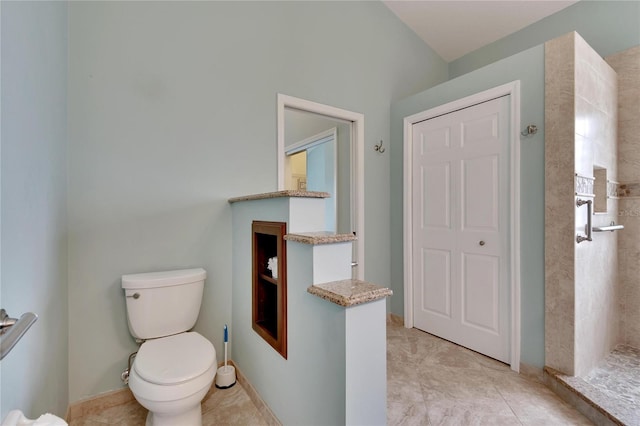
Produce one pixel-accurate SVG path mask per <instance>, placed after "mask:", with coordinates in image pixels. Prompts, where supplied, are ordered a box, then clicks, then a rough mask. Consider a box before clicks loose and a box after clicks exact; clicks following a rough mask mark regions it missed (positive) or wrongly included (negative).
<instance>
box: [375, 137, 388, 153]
mask: <svg viewBox="0 0 640 426" xmlns="http://www.w3.org/2000/svg"><path fill="white" fill-rule="evenodd" d="M373 149H375V150H376V151H378V152H379V153H380V154H382V153H383V152H384V151H385V148H383V147H382V139H380V143H379V144H376V145H374V146H373Z"/></svg>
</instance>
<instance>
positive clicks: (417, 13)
mask: <svg viewBox="0 0 640 426" xmlns="http://www.w3.org/2000/svg"><path fill="white" fill-rule="evenodd" d="M576 2H577V0H501V1H485V0H444V1H443V0H440V1H435V0H433V1H432V0H409V1H407V0H386V1H383V3H384V4H385V5H386V6H387V7H388V8H389V9H391V10H392V11H393V13H395V14H396V15H397V16H398V18H400V20H402V21H403V22H404V23H405V24H406V25H407V26H408V27H409V28H411V29H412V30H413V31H415V33H416V34H418V36H420V38H422V39H423V40H424V41H425V43H427V44H428V45H429V46H430V47H431V48H432V49H433V50H435V51H436V52H437V53H438V55H440V56H441V57H442V58H443V59H444V60H445V61H447V62H451V61H453V60H455V59H458V58H459V57H461V56H464V55H465V54H467V53H469V52H472V51H474V50H476V49H478V48H480V47H483V46H486V45H487V44H490V43H492V42H494V41H496V40H499V39H501V38H502V37H504V36H507V35H509V34H511V33H514V32H516V31H518V30H520V29H522V28H524V27H526V26H528V25H530V24H532V23H534V22H536V21H539V20H540V19H542V18H544V17H546V16H549V15H552V14H554V13H556V12H558V11H559V10H561V9H564V8H565V7H567V6H570V5H572V4H574V3H576Z"/></svg>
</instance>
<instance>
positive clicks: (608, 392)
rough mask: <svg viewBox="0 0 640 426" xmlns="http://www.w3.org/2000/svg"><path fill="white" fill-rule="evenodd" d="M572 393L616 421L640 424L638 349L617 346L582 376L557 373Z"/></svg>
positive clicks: (558, 377) (639, 354)
mask: <svg viewBox="0 0 640 426" xmlns="http://www.w3.org/2000/svg"><path fill="white" fill-rule="evenodd" d="M555 378H556V379H557V380H560V381H561V382H564V383H565V384H566V386H568V388H569V389H571V390H572V391H573V392H574V393H575V394H579V395H581V398H582V399H583V400H586V401H587V402H588V404H589V405H591V406H592V407H595V408H596V410H598V411H600V412H602V413H604V414H605V416H606V417H607V418H609V419H611V420H612V421H613V423H615V424H624V425H630V426H631V425H640V350H639V349H636V348H634V347H631V346H627V345H618V346H617V347H616V348H615V349H614V350H613V351H612V352H611V353H610V354H609V355H608V356H607V357H606V358H605V359H604V360H603V361H602V362H601V363H600V364H599V365H598V366H597V367H596V368H594V369H593V370H592V371H591V372H589V374H587V375H586V376H584V377H571V376H564V375H562V374H557V375H556V377H555Z"/></svg>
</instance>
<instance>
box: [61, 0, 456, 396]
mask: <svg viewBox="0 0 640 426" xmlns="http://www.w3.org/2000/svg"><path fill="white" fill-rule="evenodd" d="M446 77H447V66H446V64H445V63H444V62H443V61H442V60H441V59H440V58H439V57H438V56H437V55H436V54H435V53H433V51H432V50H430V49H429V48H428V47H426V46H425V45H424V44H423V43H422V42H421V40H419V38H418V37H417V36H415V34H413V33H412V32H411V31H409V30H408V28H407V27H406V26H405V25H404V24H402V23H401V22H400V21H398V20H397V18H396V17H395V16H394V15H393V13H391V12H390V11H389V10H388V9H387V8H386V7H385V6H384V5H383V4H381V3H378V2H71V3H70V4H69V133H70V140H69V224H70V230H69V231H70V235H69V316H70V325H69V335H70V344H69V351H70V353H69V363H70V366H72V367H73V371H72V373H71V374H70V399H71V401H76V400H78V399H80V398H83V397H86V396H90V395H96V394H98V393H100V392H104V391H107V390H111V389H116V388H120V387H121V386H122V383H121V381H120V373H121V372H122V371H123V370H124V368H125V367H126V362H127V357H128V355H129V353H130V352H133V351H134V350H136V344H135V343H134V342H133V340H132V338H131V337H130V336H129V332H128V329H127V322H126V312H125V304H124V298H123V294H122V290H121V289H120V276H121V275H122V274H125V273H132V272H144V271H150V270H162V269H169V268H183V267H195V266H201V267H204V268H205V269H206V270H207V271H208V273H209V275H208V280H207V283H206V288H205V294H204V302H203V307H202V310H201V314H200V319H199V321H198V324H197V326H196V329H197V330H198V331H200V332H201V333H202V334H203V335H205V336H206V337H208V338H210V339H211V340H212V342H213V343H214V345H215V346H216V349H217V350H218V353H219V354H221V353H222V352H221V350H222V346H221V333H222V325H223V324H224V323H225V322H229V321H230V317H231V308H230V305H231V263H232V262H231V261H232V259H231V250H230V246H231V213H230V207H229V205H228V203H227V199H228V198H229V197H233V196H238V195H245V194H249V193H257V192H265V191H273V190H275V189H276V180H277V179H276V93H284V94H288V95H291V96H296V97H300V98H305V99H309V100H313V101H316V102H321V103H325V104H329V105H332V106H336V107H340V108H344V109H347V110H351V111H356V112H360V113H363V114H364V115H365V152H364V155H365V158H364V163H365V209H366V223H365V227H366V233H367V238H366V271H365V275H366V278H367V279H369V280H370V281H373V282H376V283H379V284H381V285H385V286H388V285H390V269H389V268H390V265H389V258H390V246H389V241H390V233H389V223H390V211H389V204H388V203H389V196H390V194H389V182H390V180H389V177H390V176H389V172H390V169H389V161H390V156H389V155H388V153H385V154H384V155H380V154H378V153H376V152H375V151H374V150H373V145H374V144H375V143H378V142H379V141H380V139H384V140H385V142H386V141H388V139H389V106H390V104H391V103H392V102H394V101H396V100H399V99H402V98H404V97H406V96H408V95H410V94H412V93H416V92H419V91H421V90H424V89H426V88H428V87H431V86H433V85H434V84H436V83H439V82H442V81H444V80H445V79H446ZM230 325H231V327H232V328H233V325H232V324H230ZM283 385H284V384H283Z"/></svg>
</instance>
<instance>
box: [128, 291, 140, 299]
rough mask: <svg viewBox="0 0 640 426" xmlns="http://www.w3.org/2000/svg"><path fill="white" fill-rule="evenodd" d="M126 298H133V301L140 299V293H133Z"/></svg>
mask: <svg viewBox="0 0 640 426" xmlns="http://www.w3.org/2000/svg"><path fill="white" fill-rule="evenodd" d="M127 297H133V298H134V299H140V293H138V292H136V293H133V294H132V295H131V296H127Z"/></svg>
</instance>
